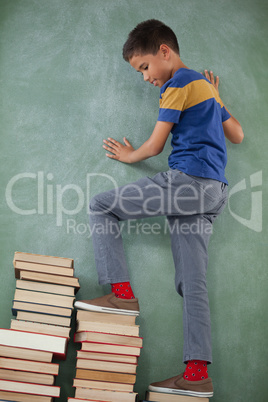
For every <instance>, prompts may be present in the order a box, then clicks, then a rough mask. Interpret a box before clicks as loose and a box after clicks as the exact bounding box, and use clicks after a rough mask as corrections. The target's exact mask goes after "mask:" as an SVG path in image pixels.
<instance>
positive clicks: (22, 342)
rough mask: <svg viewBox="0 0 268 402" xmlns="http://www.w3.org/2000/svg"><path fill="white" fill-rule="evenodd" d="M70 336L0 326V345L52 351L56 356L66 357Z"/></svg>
mask: <svg viewBox="0 0 268 402" xmlns="http://www.w3.org/2000/svg"><path fill="white" fill-rule="evenodd" d="M67 343H68V338H62V337H60V336H52V335H44V334H37V333H31V332H24V331H17V330H13V329H3V328H0V345H5V346H17V347H22V348H27V349H36V350H42V351H46V352H52V353H53V354H54V356H55V357H57V358H62V359H64V358H65V357H66V350H67Z"/></svg>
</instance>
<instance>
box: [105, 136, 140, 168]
mask: <svg viewBox="0 0 268 402" xmlns="http://www.w3.org/2000/svg"><path fill="white" fill-rule="evenodd" d="M123 141H124V143H125V145H124V144H121V142H119V141H116V140H114V139H113V138H108V139H107V140H103V142H104V144H105V145H103V148H104V149H106V151H109V152H111V153H110V154H108V153H107V154H106V156H108V157H109V158H111V159H116V160H118V161H120V162H125V163H131V160H130V155H131V154H132V152H134V151H135V149H134V148H133V146H132V145H131V144H130V142H129V141H128V140H127V139H126V137H124V138H123Z"/></svg>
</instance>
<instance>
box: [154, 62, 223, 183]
mask: <svg viewBox="0 0 268 402" xmlns="http://www.w3.org/2000/svg"><path fill="white" fill-rule="evenodd" d="M159 103H160V109H159V116H158V120H159V121H167V122H172V123H174V126H173V127H172V130H171V133H172V140H171V145H172V147H173V150H172V152H171V154H170V156H169V159H168V163H169V167H170V168H171V169H178V170H181V171H182V172H184V173H187V174H190V175H193V176H199V177H204V178H209V179H215V180H219V181H222V182H224V183H226V184H228V182H227V180H226V178H225V173H224V171H225V166H226V163H227V151H226V144H225V137H224V132H223V127H222V122H224V121H225V120H228V119H229V118H230V117H231V116H230V114H229V113H228V112H227V110H226V109H225V107H224V105H223V103H222V101H221V99H220V96H219V94H218V92H217V90H216V89H215V88H214V86H213V85H212V84H211V83H210V82H209V81H208V80H207V79H206V78H205V77H204V76H203V75H202V74H200V73H197V72H196V71H193V70H189V69H187V68H180V69H179V70H177V71H176V73H175V74H174V76H173V77H172V78H171V79H170V80H169V81H167V82H166V83H165V84H164V85H163V86H162V87H161V90H160V101H159Z"/></svg>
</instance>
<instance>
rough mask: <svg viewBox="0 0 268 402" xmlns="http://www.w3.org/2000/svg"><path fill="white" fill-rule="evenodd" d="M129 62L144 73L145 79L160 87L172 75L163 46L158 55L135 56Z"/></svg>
mask: <svg viewBox="0 0 268 402" xmlns="http://www.w3.org/2000/svg"><path fill="white" fill-rule="evenodd" d="M129 63H130V65H131V66H132V67H133V68H135V70H136V71H138V72H141V73H142V74H143V78H144V81H149V82H150V84H153V85H154V86H157V87H160V88H161V87H162V86H163V85H164V84H165V83H166V82H167V81H168V80H169V79H170V78H171V77H172V68H171V67H170V63H169V58H168V57H167V54H166V53H165V52H163V51H162V49H161V48H160V50H159V51H158V53H157V54H156V55H153V54H146V55H143V56H140V55H137V56H133V57H132V58H131V59H130V61H129Z"/></svg>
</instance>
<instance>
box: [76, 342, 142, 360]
mask: <svg viewBox="0 0 268 402" xmlns="http://www.w3.org/2000/svg"><path fill="white" fill-rule="evenodd" d="M81 350H82V351H86V352H101V353H113V354H118V355H129V356H136V357H138V356H140V352H141V348H140V347H134V346H125V345H111V344H105V343H95V342H82V343H81Z"/></svg>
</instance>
